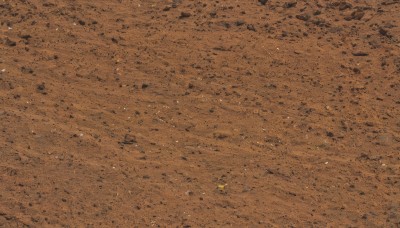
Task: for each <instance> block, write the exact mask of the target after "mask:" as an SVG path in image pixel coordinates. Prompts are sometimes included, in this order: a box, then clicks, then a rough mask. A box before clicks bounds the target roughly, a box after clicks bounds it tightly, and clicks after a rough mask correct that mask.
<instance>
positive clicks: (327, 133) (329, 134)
mask: <svg viewBox="0 0 400 228" xmlns="http://www.w3.org/2000/svg"><path fill="white" fill-rule="evenodd" d="M326 136H328V137H331V138H332V137H333V136H334V135H333V133H332V132H330V131H328V132H326Z"/></svg>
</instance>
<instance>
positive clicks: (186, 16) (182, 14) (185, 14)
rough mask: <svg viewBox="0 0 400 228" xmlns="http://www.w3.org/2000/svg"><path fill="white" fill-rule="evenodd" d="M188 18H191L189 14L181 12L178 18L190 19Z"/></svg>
mask: <svg viewBox="0 0 400 228" xmlns="http://www.w3.org/2000/svg"><path fill="white" fill-rule="evenodd" d="M190 16H192V14H191V13H188V12H181V16H180V17H179V18H188V17H190Z"/></svg>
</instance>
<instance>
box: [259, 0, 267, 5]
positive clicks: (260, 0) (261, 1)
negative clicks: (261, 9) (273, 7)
mask: <svg viewBox="0 0 400 228" xmlns="http://www.w3.org/2000/svg"><path fill="white" fill-rule="evenodd" d="M258 2H259V3H260V4H261V5H265V4H267V2H268V0H258Z"/></svg>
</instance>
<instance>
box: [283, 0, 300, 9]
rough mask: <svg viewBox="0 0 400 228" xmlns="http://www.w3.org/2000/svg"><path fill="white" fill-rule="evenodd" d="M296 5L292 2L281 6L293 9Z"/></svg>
mask: <svg viewBox="0 0 400 228" xmlns="http://www.w3.org/2000/svg"><path fill="white" fill-rule="evenodd" d="M296 5H297V2H295V1H293V2H286V3H285V4H283V7H284V8H286V9H288V8H292V7H295V6H296Z"/></svg>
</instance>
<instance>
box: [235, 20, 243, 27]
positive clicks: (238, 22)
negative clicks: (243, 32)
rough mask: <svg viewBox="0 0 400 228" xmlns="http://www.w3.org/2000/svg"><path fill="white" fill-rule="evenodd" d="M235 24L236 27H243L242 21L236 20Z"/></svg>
mask: <svg viewBox="0 0 400 228" xmlns="http://www.w3.org/2000/svg"><path fill="white" fill-rule="evenodd" d="M235 24H236V26H241V25H244V24H245V22H244V20H237V21H236V22H235Z"/></svg>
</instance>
